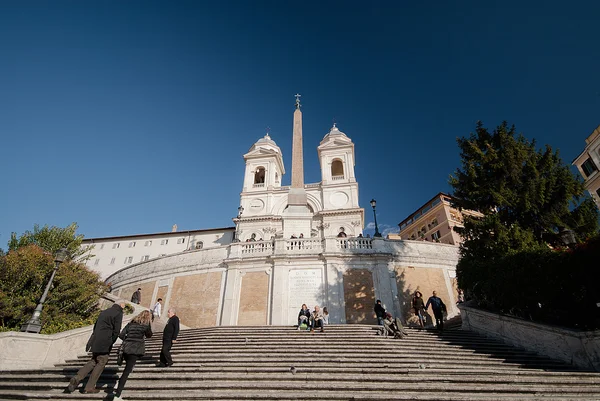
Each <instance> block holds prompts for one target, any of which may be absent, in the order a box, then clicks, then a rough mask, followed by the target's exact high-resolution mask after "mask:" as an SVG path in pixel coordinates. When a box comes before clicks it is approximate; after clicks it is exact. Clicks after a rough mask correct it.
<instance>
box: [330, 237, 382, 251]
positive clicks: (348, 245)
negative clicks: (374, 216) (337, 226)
mask: <svg viewBox="0 0 600 401" xmlns="http://www.w3.org/2000/svg"><path fill="white" fill-rule="evenodd" d="M335 245H336V246H335V247H336V249H338V250H344V249H373V240H372V239H371V238H336V239H335Z"/></svg>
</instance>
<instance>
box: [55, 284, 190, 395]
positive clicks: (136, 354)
mask: <svg viewBox="0 0 600 401" xmlns="http://www.w3.org/2000/svg"><path fill="white" fill-rule="evenodd" d="M138 291H140V289H138ZM138 291H136V292H138ZM134 295H135V293H134ZM138 296H140V297H141V295H140V294H138ZM138 299H141V298H138ZM124 307H125V301H124V300H119V301H116V302H115V303H114V304H113V305H112V306H111V307H110V308H108V309H106V310H104V311H102V312H101V313H100V315H99V316H98V319H97V320H96V323H95V324H94V330H93V332H92V335H91V337H90V339H89V340H88V344H87V346H86V351H90V352H91V353H92V357H91V359H90V360H89V362H87V363H86V364H85V365H84V366H83V367H82V368H81V369H79V371H78V372H77V374H76V375H75V376H73V377H72V378H71V379H70V380H69V385H68V387H67V390H66V391H67V392H68V393H72V392H73V391H75V389H76V388H77V386H78V385H79V383H80V382H81V381H82V380H83V379H85V377H86V376H87V375H88V374H90V372H91V374H90V378H89V379H88V381H87V384H86V386H85V388H84V390H83V392H84V393H86V394H94V393H99V392H100V391H101V389H99V388H96V383H97V381H98V379H99V378H100V375H101V374H102V371H103V370H104V367H105V366H106V363H107V362H108V358H109V354H110V352H111V350H112V347H113V345H114V343H115V341H116V340H117V338H120V339H121V340H123V342H122V344H121V347H120V348H119V352H118V359H117V361H118V364H119V365H121V364H122V363H123V362H125V368H124V369H123V372H122V373H121V377H120V378H119V383H118V385H117V389H116V390H115V393H114V398H113V400H114V401H122V398H121V393H122V392H123V389H124V388H125V383H126V382H127V378H128V377H129V374H130V373H131V372H132V371H133V368H134V366H135V364H136V362H137V361H138V359H139V358H141V357H142V356H144V353H145V339H146V338H150V337H152V327H151V323H152V321H153V320H154V316H155V315H156V316H157V317H159V318H160V314H161V309H162V299H161V298H159V299H158V301H157V302H156V304H155V305H154V307H153V308H152V311H150V310H144V311H142V312H140V313H139V314H138V315H137V316H136V317H134V318H133V319H132V320H131V321H130V322H129V323H127V325H126V326H125V327H124V328H123V329H122V330H121V326H122V322H123V308H124ZM167 315H168V317H169V320H168V321H167V323H166V325H165V328H164V330H163V338H162V348H161V351H160V362H159V363H158V364H157V366H160V367H169V366H171V365H173V359H172V357H171V347H172V346H173V343H176V342H177V336H178V335H179V318H178V317H177V313H176V311H175V309H174V308H170V309H169V310H168V312H167Z"/></svg>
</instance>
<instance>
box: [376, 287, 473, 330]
mask: <svg viewBox="0 0 600 401" xmlns="http://www.w3.org/2000/svg"><path fill="white" fill-rule="evenodd" d="M459 295H460V294H459ZM460 300H461V298H460V297H459V302H461V301H460ZM462 300H463V301H464V296H463V298H462ZM430 305H431V310H432V311H433V316H434V317H435V325H436V327H437V329H438V330H439V331H443V330H444V313H446V311H447V309H446V305H445V304H444V301H442V299H441V298H440V297H438V296H437V292H436V291H433V294H432V295H431V296H430V297H429V299H428V300H427V303H425V301H424V300H423V294H422V293H421V292H420V291H415V294H414V295H413V298H412V303H411V306H412V309H413V311H414V314H415V316H416V317H417V319H418V321H419V328H421V329H424V328H425V321H426V315H427V310H428V309H429V306H430ZM374 310H375V316H376V317H377V324H378V325H380V326H383V327H384V329H385V330H388V329H389V326H390V324H391V323H392V322H393V323H394V324H395V327H393V328H392V330H393V334H394V335H395V336H396V337H402V336H403V335H406V334H405V331H404V329H403V327H402V323H401V322H400V319H399V318H396V319H394V318H393V317H392V315H391V313H389V312H387V311H386V310H385V308H384V307H383V305H382V304H381V300H379V299H378V300H377V301H376V303H375V308H374ZM386 321H387V322H386ZM403 332H404V334H403Z"/></svg>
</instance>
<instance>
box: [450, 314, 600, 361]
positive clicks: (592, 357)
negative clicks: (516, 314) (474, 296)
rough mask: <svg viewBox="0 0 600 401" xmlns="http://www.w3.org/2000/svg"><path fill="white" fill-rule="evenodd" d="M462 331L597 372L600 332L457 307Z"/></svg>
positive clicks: (599, 359)
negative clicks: (479, 334) (470, 331)
mask: <svg viewBox="0 0 600 401" xmlns="http://www.w3.org/2000/svg"><path fill="white" fill-rule="evenodd" d="M460 311H461V316H462V328H463V329H465V330H472V331H476V332H478V333H481V334H483V335H485V336H488V337H493V338H496V339H500V340H502V341H504V342H506V343H508V344H511V345H515V346H517V347H521V348H525V349H527V350H530V351H534V352H537V353H538V354H540V355H545V356H548V357H550V358H554V359H559V360H562V361H564V362H566V363H569V364H572V365H575V366H578V367H580V368H583V369H587V370H596V371H598V372H600V330H595V331H575V330H570V329H565V328H562V327H556V326H548V325H543V324H538V323H533V322H529V321H526V320H521V319H516V318H513V317H510V316H504V315H498V314H495V313H491V312H487V311H483V310H480V309H476V308H472V307H468V306H465V305H464V304H461V305H460Z"/></svg>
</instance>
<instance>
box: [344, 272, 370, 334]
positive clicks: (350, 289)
mask: <svg viewBox="0 0 600 401" xmlns="http://www.w3.org/2000/svg"><path fill="white" fill-rule="evenodd" d="M344 297H345V303H346V323H363V324H377V319H376V318H375V312H374V310H373V308H374V306H375V301H376V300H375V289H374V287H373V274H372V273H371V271H369V270H368V269H349V270H347V271H346V272H345V273H344Z"/></svg>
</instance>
